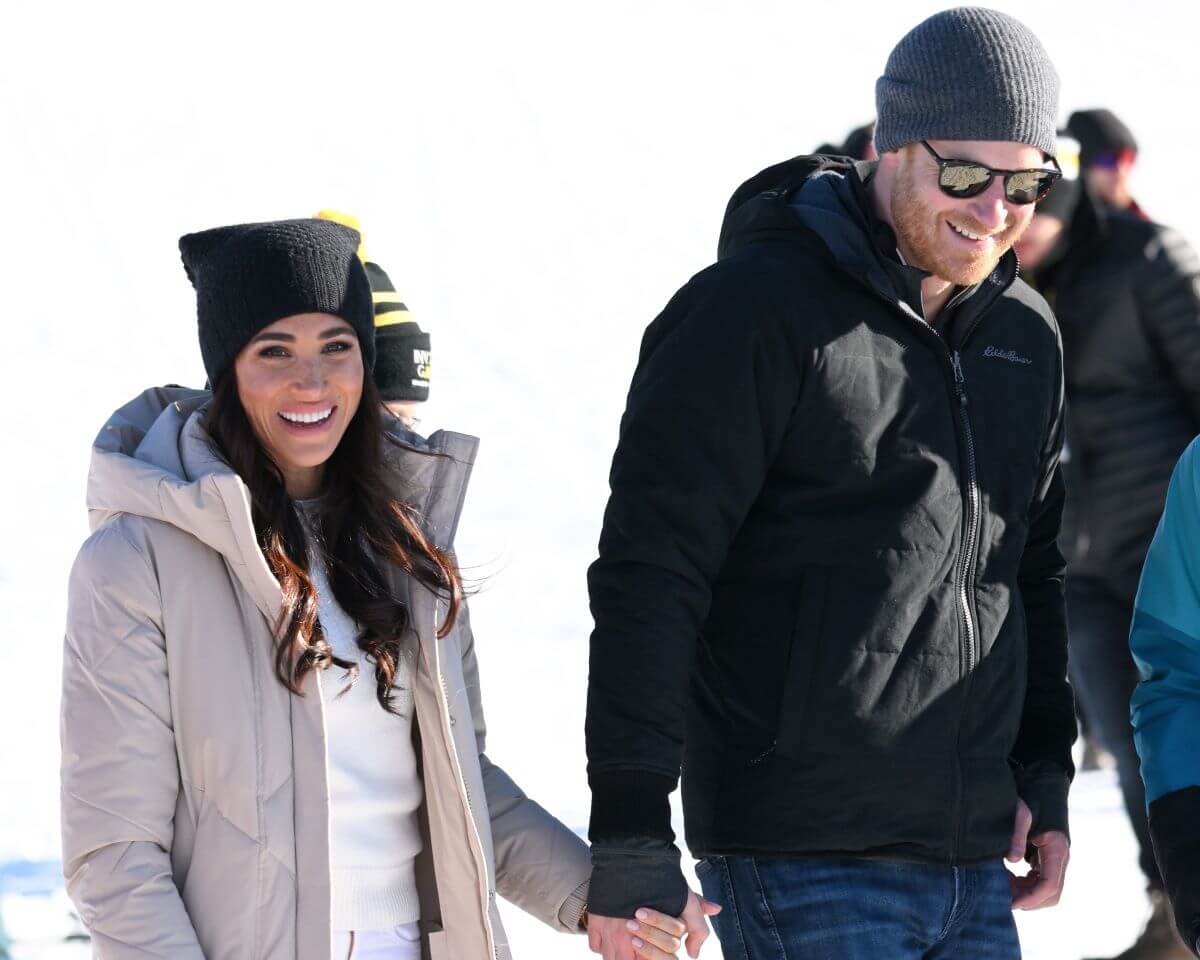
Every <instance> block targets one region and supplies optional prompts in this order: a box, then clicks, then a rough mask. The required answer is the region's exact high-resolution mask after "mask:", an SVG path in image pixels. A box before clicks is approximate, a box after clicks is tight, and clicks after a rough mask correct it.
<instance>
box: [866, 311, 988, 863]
mask: <svg viewBox="0 0 1200 960" xmlns="http://www.w3.org/2000/svg"><path fill="white" fill-rule="evenodd" d="M871 289H872V291H873V292H874V293H875V294H876V295H877V296H878V297H879V298H880V299H881V300H883V301H884V302H885V303H887V304H889V305H890V306H892V307H898V308H899V310H900V312H901V313H903V314H904V315H905V316H906V317H908V318H909V319H910V320H912V321H914V322H915V323H916V324H917V326H918V327H919V328H920V329H922V330H925V331H928V334H927V335H928V336H931V337H932V338H933V339H934V340H936V341H937V343H938V345H939V346H940V348H941V349H942V350H944V351H946V353H947V354H949V357H950V369H951V372H952V374H953V379H954V398H955V400H956V401H957V405H958V410H957V417H956V419H957V420H958V423H959V424H960V429H961V431H962V439H963V445H964V447H965V449H966V461H967V489H966V494H965V496H964V497H963V505H964V508H965V512H966V515H965V516H964V518H963V547H962V555H961V557H960V559H959V566H958V575H957V577H956V579H957V580H958V584H957V586H958V590H957V602H958V604H959V607H960V609H961V613H962V617H961V624H962V628H963V631H964V633H965V634H966V640H967V643H966V654H967V655H966V670H965V671H964V675H963V699H962V709H961V711H960V712H959V718H958V734H957V737H956V741H955V759H956V762H957V765H958V770H957V773H958V778H957V781H956V784H955V786H956V789H955V795H956V796H955V808H956V809H955V811H954V813H955V816H954V837H953V843H952V848H951V853H950V855H951V862H952V863H956V862H957V861H958V854H959V849H960V847H961V846H962V830H963V819H964V818H963V809H962V807H963V797H964V793H965V786H966V776H965V774H964V773H963V769H962V734H963V725H964V723H965V722H966V713H967V703H968V699H969V696H970V689H971V677H972V674H973V673H974V672H975V665H976V659H977V658H976V648H977V637H978V629H977V628H978V618H977V617H976V616H975V612H974V604H973V602H972V596H973V594H974V582H975V567H976V560H977V559H978V558H977V556H976V554H977V553H978V550H979V529H980V510H979V477H978V470H977V467H976V462H975V436H974V433H973V432H972V431H971V420H970V417H969V416H968V415H967V387H966V378H965V377H964V376H963V369H962V355H961V353H960V352H959V350H957V349H951V348H950V346H949V344H947V343H946V341H945V340H944V339H943V338H942V337H941V335H940V334H938V332H937V331H936V330H934V329H933V328H932V327H931V326H930V325H929V324H928V323H927V322H926V321H925V320H924V318H923V317H921V316H920V315H919V314H918V313H917V312H916V311H915V310H913V309H912V307H910V306H909V305H908V304H907V303H905V302H904V301H902V300H901V301H899V302H897V301H894V300H888V299H887V298H886V297H885V296H884V295H883V294H882V293H879V292H878V291H876V290H874V288H871ZM981 319H982V315H981V316H977V317H976V318H975V320H974V321H973V322H972V323H971V326H970V327H968V328H967V330H966V332H965V333H964V334H963V336H962V338H961V339H960V340H959V343H958V346H959V347H960V348H961V347H962V346H963V345H965V344H966V343H967V341H968V340H969V339H970V338H971V336H972V334H974V332H975V329H976V328H977V327H978V326H979V322H980V320H981Z"/></svg>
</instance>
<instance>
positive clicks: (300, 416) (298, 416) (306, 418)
mask: <svg viewBox="0 0 1200 960" xmlns="http://www.w3.org/2000/svg"><path fill="white" fill-rule="evenodd" d="M331 413H333V407H330V408H329V409H328V410H315V411H313V412H312V413H288V412H286V411H283V410H281V411H280V412H279V415H280V416H281V417H283V419H284V420H290V421H291V422H292V423H320V422H321V421H322V420H324V419H326V418H327V417H328V416H329V415H330V414H331Z"/></svg>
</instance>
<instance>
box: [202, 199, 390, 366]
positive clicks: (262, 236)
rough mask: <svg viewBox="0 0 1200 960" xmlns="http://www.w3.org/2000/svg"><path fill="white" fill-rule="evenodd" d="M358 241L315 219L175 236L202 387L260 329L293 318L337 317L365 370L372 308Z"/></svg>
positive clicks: (371, 342) (371, 351) (371, 346)
mask: <svg viewBox="0 0 1200 960" xmlns="http://www.w3.org/2000/svg"><path fill="white" fill-rule="evenodd" d="M358 244H359V235H358V232H357V231H355V230H352V229H350V228H349V227H344V226H342V225H341V224H338V223H331V222H330V221H328V220H316V219H313V220H277V221H273V222H270V223H243V224H237V225H235V226H228V227H216V228H214V229H212V230H204V231H201V232H200V233H189V234H187V235H186V236H183V237H180V238H179V252H180V253H181V254H182V256H183V267H184V269H185V270H186V271H187V275H188V279H190V280H191V281H192V286H193V287H195V288H196V312H197V318H198V323H199V331H200V353H201V355H202V356H203V358H204V369H205V371H206V372H207V374H208V379H209V382H210V383H212V384H214V385H215V384H216V383H217V382H218V381H219V380H220V379H221V376H222V375H223V374H224V373H225V372H226V371H227V370H228V369H229V368H230V366H231V365H232V364H233V361H234V358H236V357H237V355H238V353H240V352H241V350H242V348H243V347H244V346H245V345H246V344H247V343H249V342H250V340H251V339H252V338H253V337H254V335H255V334H257V333H258V332H259V331H260V330H262V329H263V328H264V327H267V326H270V325H271V324H272V323H274V322H275V321H276V320H282V319H283V318H284V317H290V316H294V315H295V314H298V313H329V314H333V315H335V316H338V317H341V318H342V319H343V320H345V321H346V322H347V323H348V324H350V326H351V327H353V328H354V332H355V333H356V334H358V342H359V345H360V346H361V348H362V352H363V365H364V366H365V367H366V369H367V370H370V369H371V368H372V366H373V365H374V363H375V325H374V309H373V307H372V303H371V288H370V285H369V283H368V281H367V275H366V272H365V270H364V269H363V265H362V263H361V261H360V260H359V259H358V253H357V251H358Z"/></svg>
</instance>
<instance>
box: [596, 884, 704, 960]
mask: <svg viewBox="0 0 1200 960" xmlns="http://www.w3.org/2000/svg"><path fill="white" fill-rule="evenodd" d="M720 912H721V908H720V907H719V906H718V905H717V904H715V903H710V902H709V901H707V900H705V899H704V898H703V897H701V896H700V895H698V894H696V893H694V892H690V891H689V893H688V899H687V905H686V906H685V907H684V910H683V917H682V918H680V919H676V918H675V917H671V916H668V915H667V914H665V913H659V912H658V911H657V910H651V909H650V908H648V907H643V908H642V909H640V910H638V911H637V915H636V916H637V919H635V920H623V919H621V918H620V917H600V916H589V917H588V923H587V931H588V946H589V947H590V948H591V950H592V952H593V953H598V954H600V955H601V956H602V957H603V960H670V958H672V957H675V956H676V955H678V953H679V949H680V947H682V946H684V945H685V942H686V946H687V953H688V956H689V957H693V958H695V957H699V956H700V947H701V946H702V945H703V944H704V941H705V940H707V939H708V937H709V929H708V921H707V920H706V919H705V918H706V917H711V916H715V915H716V914H718V913H720Z"/></svg>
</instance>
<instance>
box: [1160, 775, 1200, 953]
mask: <svg viewBox="0 0 1200 960" xmlns="http://www.w3.org/2000/svg"><path fill="white" fill-rule="evenodd" d="M1198 824H1200V787H1187V788H1185V789H1183V790H1176V791H1174V792H1172V793H1167V794H1163V795H1162V796H1161V797H1159V798H1158V799H1157V800H1155V801H1154V802H1153V803H1151V804H1150V838H1151V840H1152V841H1153V842H1154V856H1155V859H1157V860H1158V868H1159V870H1160V871H1162V877H1163V886H1164V887H1166V892H1167V897H1168V898H1169V899H1170V901H1171V909H1172V910H1173V911H1174V913H1175V926H1176V927H1178V929H1179V935H1180V936H1181V937H1183V941H1184V943H1186V944H1187V945H1188V946H1189V947H1191V948H1192V951H1193V952H1194V953H1195V954H1196V955H1197V956H1200V829H1198V828H1197V825H1198Z"/></svg>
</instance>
